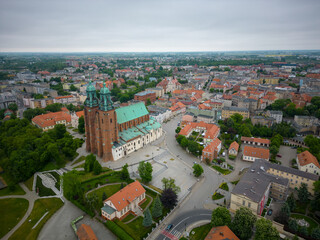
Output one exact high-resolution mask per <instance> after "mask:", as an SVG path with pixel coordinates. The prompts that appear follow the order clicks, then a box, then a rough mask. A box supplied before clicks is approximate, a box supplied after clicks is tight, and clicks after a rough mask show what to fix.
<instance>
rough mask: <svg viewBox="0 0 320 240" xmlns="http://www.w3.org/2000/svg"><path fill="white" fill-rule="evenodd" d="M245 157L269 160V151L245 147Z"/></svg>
mask: <svg viewBox="0 0 320 240" xmlns="http://www.w3.org/2000/svg"><path fill="white" fill-rule="evenodd" d="M243 155H244V156H250V157H254V158H262V159H269V155H270V153H269V149H265V148H256V147H251V146H244V148H243Z"/></svg>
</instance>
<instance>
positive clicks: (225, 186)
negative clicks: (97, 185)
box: [219, 182, 229, 191]
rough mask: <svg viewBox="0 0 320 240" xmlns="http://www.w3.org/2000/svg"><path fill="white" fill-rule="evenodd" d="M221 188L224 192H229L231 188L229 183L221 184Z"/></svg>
mask: <svg viewBox="0 0 320 240" xmlns="http://www.w3.org/2000/svg"><path fill="white" fill-rule="evenodd" d="M219 188H221V189H222V190H225V191H229V187H228V184H227V183H225V182H224V183H221V185H220V186H219Z"/></svg>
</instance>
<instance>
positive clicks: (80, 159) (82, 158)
mask: <svg viewBox="0 0 320 240" xmlns="http://www.w3.org/2000/svg"><path fill="white" fill-rule="evenodd" d="M84 160H86V156H81V157H79V158H78V159H77V160H76V161H75V162H74V163H72V165H75V164H77V163H79V162H82V161H84ZM72 165H71V166H72Z"/></svg>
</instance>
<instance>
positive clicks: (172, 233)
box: [161, 230, 182, 240]
mask: <svg viewBox="0 0 320 240" xmlns="http://www.w3.org/2000/svg"><path fill="white" fill-rule="evenodd" d="M161 234H163V235H164V236H166V237H167V238H170V239H171V240H179V239H180V236H181V235H182V233H181V232H179V231H177V230H172V231H170V232H168V231H166V230H162V231H161Z"/></svg>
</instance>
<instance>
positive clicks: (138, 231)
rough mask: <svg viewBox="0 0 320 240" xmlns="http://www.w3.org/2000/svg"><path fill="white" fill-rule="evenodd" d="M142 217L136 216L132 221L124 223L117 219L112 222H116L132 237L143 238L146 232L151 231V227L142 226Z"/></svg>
mask: <svg viewBox="0 0 320 240" xmlns="http://www.w3.org/2000/svg"><path fill="white" fill-rule="evenodd" d="M142 221H143V217H141V216H140V217H138V218H137V219H135V220H134V221H132V222H130V223H128V224H125V223H123V222H121V221H119V220H115V221H114V222H115V223H116V224H118V226H119V227H121V228H122V229H123V230H125V231H126V232H127V233H128V234H129V235H130V236H131V237H132V238H133V239H135V240H140V239H143V237H145V236H146V235H147V233H148V232H151V229H152V227H147V228H146V227H144V226H142Z"/></svg>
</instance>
